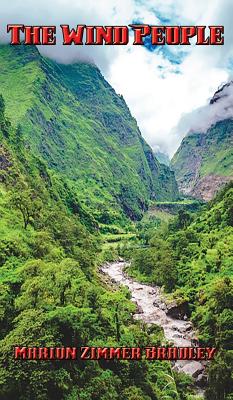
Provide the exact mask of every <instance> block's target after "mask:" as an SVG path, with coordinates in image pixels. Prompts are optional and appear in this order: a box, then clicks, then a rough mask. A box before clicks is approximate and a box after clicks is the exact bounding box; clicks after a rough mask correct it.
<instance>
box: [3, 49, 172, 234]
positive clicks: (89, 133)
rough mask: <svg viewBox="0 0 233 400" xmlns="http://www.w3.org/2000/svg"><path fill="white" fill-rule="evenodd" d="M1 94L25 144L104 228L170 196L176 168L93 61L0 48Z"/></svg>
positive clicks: (131, 216)
mask: <svg viewBox="0 0 233 400" xmlns="http://www.w3.org/2000/svg"><path fill="white" fill-rule="evenodd" d="M0 57H1V64H0V88H1V89H0V92H1V93H2V95H3V97H4V100H5V103H6V115H7V116H8V117H9V118H10V120H11V122H12V124H13V125H14V126H15V127H16V128H17V127H19V129H20V132H21V133H22V137H23V140H24V146H25V147H26V148H27V149H28V151H30V153H31V154H33V155H35V156H36V157H39V158H40V159H41V160H43V161H44V162H45V164H46V165H47V166H48V168H49V171H50V173H51V174H52V175H53V176H54V177H57V179H58V180H60V181H62V182H63V183H65V184H66V186H67V188H69V191H70V192H71V193H72V196H73V197H76V198H78V199H79V203H80V204H81V205H82V207H83V208H84V209H85V210H86V211H87V212H89V213H91V214H92V216H93V218H94V219H95V220H96V222H97V223H98V224H99V226H100V227H102V228H103V229H106V228H108V229H110V225H112V229H114V226H115V225H118V226H119V225H122V224H123V223H124V222H125V220H126V217H129V218H131V219H132V220H135V219H138V218H140V217H141V216H142V213H143V211H144V210H145V209H146V208H147V206H148V202H149V200H150V199H157V200H174V199H176V198H177V197H178V190H177V185H176V181H175V179H174V173H173V172H171V171H170V169H169V168H168V167H167V166H164V165H162V164H160V163H159V162H158V161H157V159H156V158H155V156H154V155H153V152H152V150H151V148H150V147H149V145H148V144H147V143H146V142H145V141H144V139H143V138H142V136H141V133H140V131H139V129H138V127H137V123H136V121H135V119H134V118H133V117H132V116H131V114H130V111H129V109H128V107H127V105H126V103H125V101H124V99H123V97H122V96H120V95H118V94H116V92H115V91H114V89H113V88H112V87H111V86H110V85H109V84H108V82H107V81H106V80H105V79H104V78H103V76H102V75H101V73H100V71H99V70H98V68H97V67H96V66H95V65H91V64H84V63H80V64H73V65H59V64H57V63H56V62H53V61H51V60H48V59H46V58H44V57H42V56H41V55H40V53H39V52H38V50H37V48H36V46H18V47H13V46H4V45H1V46H0Z"/></svg>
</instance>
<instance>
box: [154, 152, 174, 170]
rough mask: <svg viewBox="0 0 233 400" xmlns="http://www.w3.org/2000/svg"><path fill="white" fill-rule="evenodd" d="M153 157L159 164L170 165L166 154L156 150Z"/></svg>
mask: <svg viewBox="0 0 233 400" xmlns="http://www.w3.org/2000/svg"><path fill="white" fill-rule="evenodd" d="M154 155H155V157H156V158H157V160H158V161H159V162H160V163H161V164H165V165H167V166H169V165H170V159H169V157H168V155H167V154H166V153H163V152H162V151H159V150H158V151H155V152H154Z"/></svg>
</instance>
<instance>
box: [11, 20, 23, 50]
mask: <svg viewBox="0 0 233 400" xmlns="http://www.w3.org/2000/svg"><path fill="white" fill-rule="evenodd" d="M10 31H11V41H10V44H14V45H19V44H21V42H20V31H21V32H24V25H7V32H10Z"/></svg>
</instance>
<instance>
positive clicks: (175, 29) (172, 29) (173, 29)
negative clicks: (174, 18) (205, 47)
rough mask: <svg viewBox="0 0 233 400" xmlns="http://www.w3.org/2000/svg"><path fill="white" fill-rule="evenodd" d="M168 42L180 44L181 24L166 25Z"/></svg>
mask: <svg viewBox="0 0 233 400" xmlns="http://www.w3.org/2000/svg"><path fill="white" fill-rule="evenodd" d="M166 43H167V44H169V45H174V44H180V28H179V26H167V27H166Z"/></svg>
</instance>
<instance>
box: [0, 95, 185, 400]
mask: <svg viewBox="0 0 233 400" xmlns="http://www.w3.org/2000/svg"><path fill="white" fill-rule="evenodd" d="M4 114H5V113H4V101H3V98H2V97H1V96H0V143H1V144H0V398H1V400H9V399H11V400H34V399H37V400H77V399H80V400H96V399H105V400H112V399H115V400H121V399H124V400H134V399H141V400H154V399H155V398H158V399H161V400H162V397H163V395H164V393H166V395H170V393H172V394H174V393H175V394H176V398H177V399H179V400H181V397H179V394H178V392H179V391H180V390H182V387H183V386H184V384H185V387H187V389H185V391H186V392H187V394H188V393H189V392H190V391H192V388H191V386H190V383H191V382H190V380H189V379H188V378H184V379H183V378H182V377H177V381H174V378H173V373H172V370H171V365H170V364H169V363H164V364H163V365H161V362H160V361H155V362H149V361H146V360H142V361H140V362H138V363H137V362H136V363H134V362H130V361H129V362H128V363H127V362H125V361H120V360H118V361H116V360H115V361H110V360H99V361H91V360H86V361H84V360H83V361H81V360H80V358H79V357H77V359H75V360H73V361H72V360H66V361H64V360H61V361H56V360H54V361H52V360H46V361H43V360H28V359H27V360H22V359H21V360H20V359H18V360H15V359H14V348H15V346H20V347H23V346H28V347H41V346H48V347H56V346H57V347H64V346H72V347H73V346H77V347H80V346H89V345H91V346H100V347H105V346H108V347H110V346H114V347H119V346H122V347H123V346H134V347H136V346H144V345H145V344H147V343H159V344H161V343H162V340H163V333H162V332H161V330H160V329H159V328H157V327H155V328H153V327H144V326H143V327H142V326H141V323H140V322H139V321H134V320H133V316H132V314H133V313H134V312H135V308H136V307H135V305H134V304H133V303H132V302H131V301H130V300H129V294H128V292H127V291H126V290H123V289H121V288H119V290H113V289H112V288H111V286H109V285H108V284H107V282H106V281H105V279H104V277H103V276H102V275H101V274H99V273H98V270H97V268H98V265H99V264H100V263H101V264H102V263H104V262H105V261H106V259H105V254H104V252H101V249H102V247H101V237H100V235H99V233H97V232H95V235H94V234H90V232H89V230H88V229H86V227H85V226H84V225H83V224H81V223H80V218H79V215H76V214H77V213H76V212H75V211H76V208H77V206H78V204H77V203H76V201H75V198H74V195H73V193H72V191H70V190H69V188H68V186H66V185H63V187H62V184H61V182H60V181H59V180H58V179H57V176H54V175H53V174H50V171H49V170H48V168H47V167H46V163H45V162H43V161H41V159H40V158H38V157H35V156H34V155H33V154H32V153H31V152H30V151H29V148H28V147H26V148H25V143H24V138H23V135H22V131H21V130H20V129H19V128H18V129H15V128H14V127H12V125H11V124H10V122H9V120H7V119H6V118H5V115H4ZM71 205H72V208H71ZM79 212H80V210H79ZM82 218H83V220H84V218H86V220H85V224H86V225H88V224H90V226H91V223H92V222H93V221H92V219H91V216H90V215H89V214H82ZM168 381H169V382H171V381H172V385H171V384H169V387H168V388H167V389H166V391H164V387H166V385H167V383H168ZM158 393H159V397H157V394H158ZM160 394H161V395H160ZM182 399H183V397H182Z"/></svg>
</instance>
